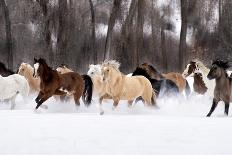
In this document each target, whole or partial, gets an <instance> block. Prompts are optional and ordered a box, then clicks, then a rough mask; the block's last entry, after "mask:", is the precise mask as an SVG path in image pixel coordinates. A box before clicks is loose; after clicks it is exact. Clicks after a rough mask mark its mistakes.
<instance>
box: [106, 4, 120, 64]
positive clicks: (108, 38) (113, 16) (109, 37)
mask: <svg viewBox="0 0 232 155" xmlns="http://www.w3.org/2000/svg"><path fill="white" fill-rule="evenodd" d="M121 2H122V0H114V2H113V7H112V11H111V14H110V19H109V21H108V30H107V35H106V42H105V51H104V60H105V59H109V57H110V51H111V46H112V45H111V40H112V35H113V28H114V25H115V22H116V18H117V15H118V13H119V10H120V6H121Z"/></svg>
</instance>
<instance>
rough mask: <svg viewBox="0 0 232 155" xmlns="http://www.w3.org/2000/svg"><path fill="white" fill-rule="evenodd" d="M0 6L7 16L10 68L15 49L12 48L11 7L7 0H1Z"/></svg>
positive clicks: (7, 46)
mask: <svg viewBox="0 0 232 155" xmlns="http://www.w3.org/2000/svg"><path fill="white" fill-rule="evenodd" d="M0 6H1V7H2V9H3V13H4V17H5V29H6V49H7V53H8V58H7V60H8V68H10V69H13V50H12V34H11V21H10V16H9V9H8V7H7V5H6V2H5V0H0Z"/></svg>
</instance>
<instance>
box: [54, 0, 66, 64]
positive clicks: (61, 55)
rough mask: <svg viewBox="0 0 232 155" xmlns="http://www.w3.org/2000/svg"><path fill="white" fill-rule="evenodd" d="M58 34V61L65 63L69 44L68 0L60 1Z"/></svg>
mask: <svg viewBox="0 0 232 155" xmlns="http://www.w3.org/2000/svg"><path fill="white" fill-rule="evenodd" d="M58 4H59V8H58V17H59V19H58V34H57V56H58V57H57V60H56V61H61V63H65V62H66V59H67V55H66V54H67V53H66V52H67V44H68V32H67V31H68V25H67V24H68V21H67V18H68V17H67V16H68V6H67V0H59V1H58Z"/></svg>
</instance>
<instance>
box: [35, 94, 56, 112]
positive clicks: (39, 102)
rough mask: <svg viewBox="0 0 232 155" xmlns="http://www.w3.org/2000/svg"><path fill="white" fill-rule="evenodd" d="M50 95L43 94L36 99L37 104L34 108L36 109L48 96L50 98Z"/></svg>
mask: <svg viewBox="0 0 232 155" xmlns="http://www.w3.org/2000/svg"><path fill="white" fill-rule="evenodd" d="M51 96H52V94H44V95H43V96H42V97H41V99H40V100H39V101H37V102H36V103H37V106H36V107H35V109H36V110H37V109H38V108H39V107H40V106H41V104H42V103H44V102H45V101H46V100H47V99H48V98H50V97H51Z"/></svg>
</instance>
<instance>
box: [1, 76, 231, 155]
mask: <svg viewBox="0 0 232 155" xmlns="http://www.w3.org/2000/svg"><path fill="white" fill-rule="evenodd" d="M189 81H190V82H191V79H190V80H189ZM34 98H35V96H33V97H30V99H28V100H29V101H30V102H29V103H27V104H25V103H23V100H22V98H21V97H20V96H19V97H18V98H17V102H16V109H15V110H8V109H9V105H8V104H6V103H2V104H0V109H1V110H0V122H1V125H0V137H1V138H0V154H1V155H12V154H17V155H25V154H30V155H40V154H44V155H51V154H55V155H67V154H68V155H74V154H75V155H76V154H86V155H88V154H91V155H92V154H101V155H108V154H115V155H118V154H120V155H124V154H126V155H128V154H133V155H146V154H149V155H150V154H159V155H169V154H173V155H175V154H178V155H186V154H188V155H196V154H197V155H205V154H211V155H218V154H228V153H229V152H231V151H232V148H231V147H230V146H231V144H230V142H231V138H230V134H231V131H232V125H231V115H230V116H229V117H226V116H224V115H223V111H224V110H223V109H224V105H223V104H219V105H218V107H217V109H216V110H215V112H214V113H213V115H212V117H210V118H207V117H205V116H206V114H207V112H208V111H209V109H210V106H211V101H212V99H211V98H208V97H207V96H200V95H192V96H191V97H190V98H188V99H185V98H184V97H183V96H181V97H178V98H175V99H174V98H164V99H158V101H157V102H158V105H159V109H152V108H149V107H144V106H143V104H142V103H138V104H137V105H135V106H134V107H133V108H128V107H127V105H126V103H125V101H123V102H121V103H120V104H119V107H118V108H117V109H116V111H113V110H112V101H111V100H108V101H105V102H104V103H103V108H104V110H105V115H103V116H101V115H99V114H98V109H97V108H96V106H95V105H96V104H95V103H96V102H97V100H94V102H95V103H93V105H92V106H91V107H90V108H85V107H84V106H83V105H81V107H80V108H79V109H76V108H75V105H74V102H73V101H70V103H59V102H58V101H56V100H55V99H54V98H51V99H49V100H48V101H47V102H46V103H45V105H47V106H48V109H40V110H39V112H34V110H33V109H34V107H35V103H34Z"/></svg>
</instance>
